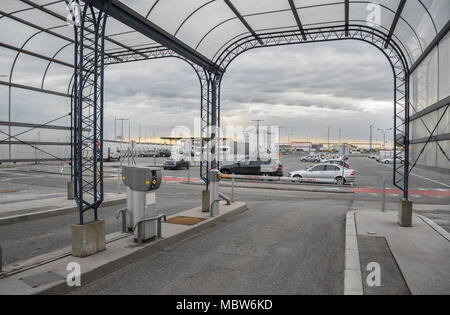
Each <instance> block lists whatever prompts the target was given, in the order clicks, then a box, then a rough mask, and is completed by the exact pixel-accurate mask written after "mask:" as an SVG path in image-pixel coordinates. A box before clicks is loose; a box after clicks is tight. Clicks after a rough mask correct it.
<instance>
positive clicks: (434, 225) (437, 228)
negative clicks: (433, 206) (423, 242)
mask: <svg viewBox="0 0 450 315" xmlns="http://www.w3.org/2000/svg"><path fill="white" fill-rule="evenodd" d="M414 215H416V216H417V217H419V218H420V219H421V220H422V221H423V222H425V223H426V224H428V225H429V226H430V227H431V228H432V229H433V230H435V231H436V232H437V233H439V234H440V235H441V236H442V237H443V238H445V239H446V240H447V241H449V242H450V233H448V232H447V231H446V230H444V229H443V228H442V227H441V226H440V225H439V224H437V223H436V222H434V221H433V220H431V219H428V218H427V217H425V216H423V215H420V214H417V213H414Z"/></svg>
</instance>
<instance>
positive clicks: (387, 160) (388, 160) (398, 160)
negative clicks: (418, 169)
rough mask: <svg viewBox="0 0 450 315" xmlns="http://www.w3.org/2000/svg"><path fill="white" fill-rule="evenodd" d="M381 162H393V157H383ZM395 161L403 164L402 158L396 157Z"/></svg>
mask: <svg viewBox="0 0 450 315" xmlns="http://www.w3.org/2000/svg"><path fill="white" fill-rule="evenodd" d="M381 163H383V164H394V158H393V157H391V158H387V159H383V160H381ZM397 163H398V164H403V160H402V159H399V158H397Z"/></svg>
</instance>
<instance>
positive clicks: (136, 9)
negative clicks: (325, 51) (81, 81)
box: [0, 0, 450, 94]
mask: <svg viewBox="0 0 450 315" xmlns="http://www.w3.org/2000/svg"><path fill="white" fill-rule="evenodd" d="M76 1H80V3H81V4H83V1H84V0H76ZM102 1H103V0H96V2H98V3H101V2H102ZM68 14H69V10H68V8H67V5H66V1H65V0H2V1H1V4H0V27H1V28H2V29H3V30H7V31H3V32H2V34H1V36H0V51H2V52H3V53H2V54H1V55H0V56H1V57H2V64H3V66H2V67H1V68H0V75H8V79H7V80H3V79H1V78H0V83H1V84H3V85H11V84H15V85H16V86H22V87H24V88H26V87H31V88H33V89H37V90H41V91H43V92H56V93H60V94H67V90H66V88H67V85H65V88H63V87H62V85H61V84H59V85H58V86H52V85H51V84H50V83H46V82H47V81H48V82H53V81H54V80H51V79H50V80H47V78H50V77H51V76H58V77H61V75H62V74H63V73H64V74H67V81H68V83H69V82H70V76H71V73H72V69H71V66H72V65H73V42H74V40H73V31H72V27H70V26H68V24H67V15H68ZM449 20H450V4H449V3H448V2H447V1H442V0H408V1H406V0H372V1H355V0H183V1H179V0H120V1H119V0H112V9H111V10H110V18H109V19H108V25H107V32H106V38H105V40H106V49H105V53H106V57H112V56H114V54H116V53H118V52H120V53H123V52H129V53H139V51H141V50H143V49H144V50H145V49H151V48H156V47H160V46H164V47H167V48H169V49H171V50H173V51H175V52H177V53H178V54H179V55H181V56H183V57H185V58H187V59H189V60H190V61H191V62H193V63H196V64H197V65H200V66H202V67H204V68H207V69H210V70H214V69H215V67H217V63H218V62H219V60H218V58H219V56H220V55H221V54H222V53H223V52H224V51H225V50H226V49H227V47H228V46H229V44H230V43H232V42H236V41H238V40H239V39H242V38H246V37H247V36H249V35H251V36H254V37H255V39H258V36H260V34H264V33H267V32H272V31H298V30H300V31H301V32H302V34H303V36H304V37H306V33H307V32H306V31H307V30H308V29H317V28H320V27H331V26H345V27H348V26H349V25H361V26H368V25H369V26H370V27H372V28H374V29H376V30H378V31H380V32H382V33H383V34H385V37H386V38H385V40H386V45H388V44H389V42H390V41H393V42H395V44H396V45H397V46H398V47H400V49H401V50H402V53H403V54H404V56H405V57H406V59H407V63H408V67H409V68H410V70H411V71H413V70H414V69H415V68H416V67H417V65H419V64H420V63H421V62H422V61H423V60H424V59H425V58H426V57H427V55H428V54H429V53H430V52H431V51H432V49H433V47H434V46H435V45H436V43H437V42H439V40H440V39H441V38H443V37H444V36H445V34H447V33H448V31H449V28H450V23H449ZM37 33H38V34H37ZM143 57H144V56H143ZM36 60H37V61H38V63H42V66H40V67H37V66H36ZM25 62H28V63H33V64H34V66H30V67H29V66H28V64H27V65H25V64H24V65H23V66H22V68H21V71H18V73H17V74H16V73H14V72H13V71H11V70H13V69H14V71H16V69H15V68H17V67H20V63H25ZM26 69H30V73H26ZM37 76H40V77H37Z"/></svg>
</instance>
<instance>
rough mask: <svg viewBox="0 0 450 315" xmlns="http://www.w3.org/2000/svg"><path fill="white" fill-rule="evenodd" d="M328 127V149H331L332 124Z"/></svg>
mask: <svg viewBox="0 0 450 315" xmlns="http://www.w3.org/2000/svg"><path fill="white" fill-rule="evenodd" d="M327 129H328V151H330V129H331V126H327Z"/></svg>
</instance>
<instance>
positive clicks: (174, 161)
mask: <svg viewBox="0 0 450 315" xmlns="http://www.w3.org/2000/svg"><path fill="white" fill-rule="evenodd" d="M183 168H185V169H190V168H191V162H189V161H186V160H185V159H183V157H178V156H172V157H170V158H168V159H167V160H165V161H164V169H165V170H180V169H183Z"/></svg>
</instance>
